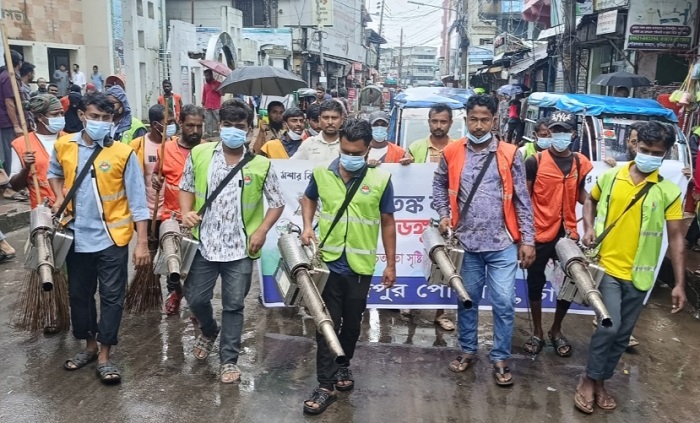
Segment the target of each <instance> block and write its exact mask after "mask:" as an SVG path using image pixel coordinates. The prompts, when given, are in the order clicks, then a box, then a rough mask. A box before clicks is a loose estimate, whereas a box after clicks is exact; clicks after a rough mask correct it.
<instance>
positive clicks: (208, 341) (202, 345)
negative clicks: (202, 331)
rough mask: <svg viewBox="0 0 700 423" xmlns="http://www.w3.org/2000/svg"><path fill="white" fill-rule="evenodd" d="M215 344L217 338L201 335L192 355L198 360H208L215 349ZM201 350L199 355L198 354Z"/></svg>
mask: <svg viewBox="0 0 700 423" xmlns="http://www.w3.org/2000/svg"><path fill="white" fill-rule="evenodd" d="M214 342H216V336H214V337H213V338H207V337H206V336H204V335H199V336H198V337H197V342H195V343H194V348H192V353H193V354H194V356H195V358H196V359H197V360H206V359H207V357H209V354H211V350H213V349H214ZM197 350H199V354H197Z"/></svg>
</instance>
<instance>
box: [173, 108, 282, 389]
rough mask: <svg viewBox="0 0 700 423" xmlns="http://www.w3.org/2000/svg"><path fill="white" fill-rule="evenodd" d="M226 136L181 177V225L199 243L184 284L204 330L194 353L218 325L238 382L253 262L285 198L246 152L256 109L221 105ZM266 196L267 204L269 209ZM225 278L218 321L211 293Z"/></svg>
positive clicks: (209, 344) (228, 376) (225, 372)
mask: <svg viewBox="0 0 700 423" xmlns="http://www.w3.org/2000/svg"><path fill="white" fill-rule="evenodd" d="M219 116H220V118H221V131H220V134H221V142H218V143H213V142H211V143H205V144H201V145H198V146H196V147H194V148H193V149H192V152H191V154H190V157H189V158H188V159H187V164H186V165H185V171H184V173H183V175H182V181H180V209H181V211H182V223H183V224H184V225H185V226H186V227H189V228H193V230H192V234H193V235H194V237H195V238H196V239H198V240H199V241H200V245H199V250H198V251H197V254H196V256H195V257H194V262H193V263H192V266H191V267H190V274H189V275H188V277H187V283H186V284H185V298H186V299H187V302H188V304H189V306H190V310H192V313H194V315H195V317H196V318H197V321H198V322H199V327H200V329H201V334H200V335H199V337H198V338H197V342H196V343H195V346H194V351H193V352H194V356H195V357H196V358H197V359H198V360H206V359H207V357H208V356H209V354H210V353H211V351H212V348H213V347H214V342H215V341H216V338H217V337H218V335H219V330H221V345H220V348H219V358H220V362H221V368H220V374H219V380H220V381H221V383H239V382H240V381H241V371H240V369H239V368H238V366H237V365H236V364H237V362H238V355H239V353H240V349H241V334H242V332H243V307H244V302H245V297H246V295H247V294H248V291H249V290H250V285H251V275H252V272H253V260H255V259H257V258H259V257H260V249H261V248H262V246H263V244H264V243H265V238H266V237H267V233H268V231H269V230H270V229H272V228H273V226H274V225H275V222H277V220H278V219H279V218H280V216H281V215H282V211H283V209H284V197H283V196H282V193H281V191H280V187H279V181H278V179H277V174H276V173H275V170H274V168H273V167H272V164H271V163H270V161H269V160H268V159H266V158H265V157H262V156H256V155H253V154H251V153H250V152H248V151H246V148H245V146H244V144H245V142H246V135H247V134H248V132H249V131H250V128H251V127H252V125H253V111H252V110H251V109H250V107H248V105H246V104H245V103H243V102H242V101H240V100H228V101H226V102H224V104H223V105H222V107H221V109H220V111H219ZM263 197H265V199H267V204H268V209H267V212H265V210H264V200H263ZM219 276H221V302H222V307H223V311H222V313H221V326H219V325H218V324H217V322H216V319H215V318H214V313H213V309H212V306H211V299H212V296H213V293H214V286H215V285H216V280H217V279H218V277H219Z"/></svg>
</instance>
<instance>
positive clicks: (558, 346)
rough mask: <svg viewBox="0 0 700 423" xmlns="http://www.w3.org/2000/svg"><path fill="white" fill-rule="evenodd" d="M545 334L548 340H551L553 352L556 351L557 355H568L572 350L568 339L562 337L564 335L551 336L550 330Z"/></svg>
mask: <svg viewBox="0 0 700 423" xmlns="http://www.w3.org/2000/svg"><path fill="white" fill-rule="evenodd" d="M547 336H549V340H550V341H551V342H552V346H553V347H554V352H555V353H557V355H558V356H559V357H570V356H571V353H572V352H573V348H572V347H571V344H570V343H569V340H568V339H566V337H564V335H559V337H557V338H555V337H554V336H552V333H551V332H548V333H547ZM562 350H564V351H562Z"/></svg>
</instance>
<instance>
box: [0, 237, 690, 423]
mask: <svg viewBox="0 0 700 423" xmlns="http://www.w3.org/2000/svg"><path fill="white" fill-rule="evenodd" d="M8 235H9V237H8V238H9V241H10V242H11V243H12V244H13V245H14V246H15V247H16V248H17V246H21V245H23V243H24V240H25V237H26V230H24V231H22V230H20V231H17V232H13V233H10V234H8ZM18 250H20V248H18ZM21 260H22V257H21V254H20V255H18V258H17V259H15V260H14V261H12V262H6V263H3V264H0V289H2V291H0V292H1V293H0V322H2V324H1V325H0V381H1V382H0V422H3V423H5V422H7V423H15V422H72V423H83V422H85V423H87V422H95V421H102V422H207V421H212V422H213V421H233V422H265V423H273V422H274V423H276V422H304V421H317V422H436V423H437V422H466V421H469V422H484V423H486V422H515V421H519V422H543V421H548V422H549V421H555V422H556V421H560V422H611V423H612V422H635V423H636V422H657V421H658V422H678V423H680V422H693V421H699V420H700V417H698V416H700V405H698V404H697V402H696V401H695V399H696V398H698V397H699V394H700V383H698V378H699V377H700V368H699V367H698V366H697V365H696V361H697V357H698V356H699V353H700V351H699V350H700V342H699V339H700V335H699V334H698V322H697V321H696V320H695V319H693V317H692V316H691V314H690V313H682V314H680V315H678V316H671V314H670V290H669V289H667V288H663V287H657V289H656V290H655V291H654V294H653V295H652V298H651V300H650V302H649V304H648V305H647V307H646V308H645V310H644V311H643V313H642V317H641V319H640V321H639V324H638V325H637V328H636V330H635V336H636V337H637V338H638V339H639V340H640V341H641V343H642V345H641V346H640V347H638V348H637V349H636V350H635V352H634V353H633V354H625V355H624V356H623V359H622V362H621V363H620V367H619V370H620V371H619V372H618V373H617V374H616V375H615V377H614V378H613V379H612V380H611V381H610V383H609V385H608V386H609V389H610V391H611V393H613V394H614V395H615V396H616V398H617V402H618V404H619V407H618V410H616V411H614V412H602V411H600V410H596V412H595V414H594V415H592V416H584V415H582V414H581V413H580V412H578V411H577V410H575V409H574V406H573V401H572V398H573V393H574V387H575V384H576V379H577V375H578V374H580V373H581V372H582V371H583V368H584V366H585V361H586V360H585V356H586V348H587V345H588V340H589V339H590V334H591V332H592V327H591V317H590V316H575V315H572V316H569V317H567V319H566V321H565V323H564V329H565V332H566V334H567V335H568V337H569V339H570V340H571V341H572V343H573V348H574V355H573V357H571V358H568V359H562V358H558V357H556V355H555V354H554V351H553V348H552V347H551V346H548V347H547V348H546V349H545V350H544V351H543V352H542V353H541V354H540V355H539V356H538V357H537V358H536V359H535V360H534V361H533V360H531V358H530V356H529V355H523V354H520V352H521V351H522V349H521V346H522V344H523V343H524V342H525V340H526V339H527V337H528V335H529V321H528V317H527V314H526V313H520V314H518V316H517V319H516V331H515V334H514V337H513V350H514V353H515V354H514V356H513V358H512V360H511V362H510V367H511V369H512V370H513V375H514V378H515V385H514V386H513V387H512V388H500V387H497V386H496V385H495V384H494V382H493V377H492V375H491V370H490V369H491V367H490V365H489V363H488V355H487V351H488V347H489V345H490V344H491V342H492V337H491V329H492V326H491V320H490V317H489V314H490V313H488V312H483V313H482V314H481V317H482V319H481V325H480V326H481V331H480V340H481V342H482V346H483V348H482V349H481V351H480V353H479V361H477V362H476V363H475V365H474V367H473V368H472V369H470V370H467V371H466V372H464V373H461V374H455V373H452V372H450V371H449V370H448V369H447V363H448V362H449V361H450V360H452V359H453V358H454V357H455V356H456V355H457V354H458V349H457V348H455V345H456V339H455V334H454V333H446V332H444V331H442V330H438V329H436V328H435V327H434V326H433V325H432V323H431V316H432V313H431V312H430V311H423V312H421V313H420V314H419V315H418V316H416V317H414V318H413V320H412V321H405V320H402V319H401V318H400V316H399V314H398V311H386V310H382V311H376V310H370V311H368V312H367V313H366V314H365V319H364V322H363V331H362V335H361V344H360V346H359V347H358V350H357V352H356V355H355V358H354V359H353V362H352V367H353V371H354V374H355V380H356V389H355V390H354V391H352V392H350V393H340V394H339V397H340V399H339V401H337V402H336V403H335V404H334V405H332V406H331V407H330V408H329V409H328V411H326V413H324V414H323V415H321V416H319V417H308V416H304V415H303V414H302V411H301V410H302V401H303V400H304V399H305V398H306V396H307V395H308V394H309V393H310V392H311V390H312V389H313V388H314V387H315V355H314V352H315V346H314V342H313V335H314V328H313V322H312V321H311V320H310V319H308V318H306V317H305V316H301V315H300V314H299V313H298V312H297V310H292V309H265V308H263V307H262V306H261V305H259V304H258V302H257V296H258V287H257V286H254V288H253V290H252V291H251V293H250V295H249V296H248V299H247V302H246V307H247V308H246V321H245V327H244V336H243V349H244V351H243V354H242V356H241V359H240V362H239V365H240V367H241V369H242V371H243V383H242V384H241V385H240V386H237V387H236V386H224V385H221V384H220V383H218V381H217V372H218V356H217V354H216V353H214V354H212V356H211V357H210V358H209V359H208V360H207V362H205V363H199V362H197V360H196V359H195V358H194V357H193V356H192V354H191V349H192V347H193V345H194V340H195V328H194V327H193V325H192V323H191V321H190V319H189V312H188V311H187V309H186V304H184V303H183V306H184V307H183V310H182V312H181V314H180V316H174V317H166V316H165V315H164V314H161V313H156V312H154V313H152V314H150V315H147V316H128V317H126V318H125V319H124V321H123V323H122V328H121V338H120V343H119V346H118V347H116V349H115V353H114V356H113V358H114V360H115V362H116V363H117V364H118V365H119V366H120V367H121V369H122V372H123V379H124V382H123V383H122V384H121V385H120V386H104V385H102V384H101V383H100V382H99V380H98V379H97V376H96V375H95V370H94V365H91V366H88V367H86V368H84V369H81V370H78V371H75V372H67V371H65V370H63V369H62V367H61V366H62V364H63V362H64V360H66V359H67V358H68V357H69V356H71V355H72V354H73V353H75V352H77V351H78V350H79V349H80V348H81V345H80V344H79V343H78V342H77V341H75V340H74V339H73V338H72V336H70V334H59V335H53V336H45V335H43V334H39V335H29V334H26V333H23V332H19V331H17V330H15V329H14V328H13V326H12V325H11V322H10V320H11V317H12V313H13V309H14V306H15V304H16V302H17V298H18V292H19V290H20V287H21V283H22V276H23V273H24V271H23V269H22V268H21ZM215 309H216V310H217V311H219V312H220V300H219V297H218V289H217V293H216V296H215ZM451 314H452V315H453V313H451ZM453 317H454V315H453ZM551 317H552V316H551V315H545V321H546V322H551ZM545 329H546V328H545ZM623 370H624V371H623Z"/></svg>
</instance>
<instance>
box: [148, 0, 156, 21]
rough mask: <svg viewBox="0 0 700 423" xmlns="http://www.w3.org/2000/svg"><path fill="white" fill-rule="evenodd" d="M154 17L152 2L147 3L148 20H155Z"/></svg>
mask: <svg viewBox="0 0 700 423" xmlns="http://www.w3.org/2000/svg"><path fill="white" fill-rule="evenodd" d="M155 16H156V14H155V12H154V10H153V2H152V1H149V2H148V17H149V18H150V19H155Z"/></svg>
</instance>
